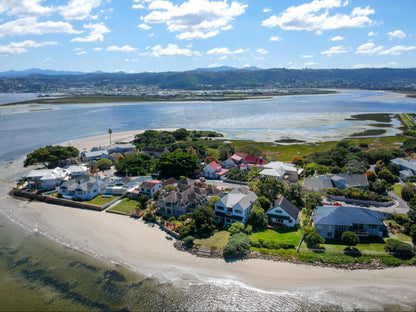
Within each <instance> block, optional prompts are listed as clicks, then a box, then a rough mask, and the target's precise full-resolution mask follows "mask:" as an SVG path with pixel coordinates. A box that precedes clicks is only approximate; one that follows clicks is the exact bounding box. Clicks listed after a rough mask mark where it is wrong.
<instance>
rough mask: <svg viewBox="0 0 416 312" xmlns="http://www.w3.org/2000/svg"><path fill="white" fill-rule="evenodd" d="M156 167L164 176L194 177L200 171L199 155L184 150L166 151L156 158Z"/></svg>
mask: <svg viewBox="0 0 416 312" xmlns="http://www.w3.org/2000/svg"><path fill="white" fill-rule="evenodd" d="M155 169H156V171H159V172H160V174H161V175H162V176H164V177H180V176H187V177H193V176H195V175H196V174H197V173H198V171H199V166H198V157H197V156H196V155H195V154H190V153H187V152H184V151H182V150H176V151H174V152H172V153H165V154H162V155H160V156H159V158H158V159H157V160H156V165H155Z"/></svg>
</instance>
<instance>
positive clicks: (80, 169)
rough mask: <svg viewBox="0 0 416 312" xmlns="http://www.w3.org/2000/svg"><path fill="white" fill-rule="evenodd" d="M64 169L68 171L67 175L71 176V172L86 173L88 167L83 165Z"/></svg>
mask: <svg viewBox="0 0 416 312" xmlns="http://www.w3.org/2000/svg"><path fill="white" fill-rule="evenodd" d="M64 169H65V170H68V171H69V173H71V174H72V173H73V172H87V171H88V167H87V166H84V165H69V166H65V167H64Z"/></svg>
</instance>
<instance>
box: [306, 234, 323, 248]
mask: <svg viewBox="0 0 416 312" xmlns="http://www.w3.org/2000/svg"><path fill="white" fill-rule="evenodd" d="M305 243H306V246H308V248H317V247H319V245H320V244H323V243H325V239H324V238H323V237H321V235H319V233H318V232H317V231H316V230H315V231H311V232H310V233H309V234H307V235H306V236H305Z"/></svg>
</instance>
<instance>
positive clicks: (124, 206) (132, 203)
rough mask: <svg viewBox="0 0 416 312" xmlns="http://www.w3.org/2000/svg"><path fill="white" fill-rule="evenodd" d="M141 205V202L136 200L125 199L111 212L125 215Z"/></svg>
mask: <svg viewBox="0 0 416 312" xmlns="http://www.w3.org/2000/svg"><path fill="white" fill-rule="evenodd" d="M138 205H139V202H138V201H137V200H134V199H130V198H124V199H122V200H121V202H120V203H119V204H117V205H116V206H114V207H113V208H111V209H109V210H111V211H118V212H123V213H130V212H132V211H133V210H134V209H136V207H137V206H138Z"/></svg>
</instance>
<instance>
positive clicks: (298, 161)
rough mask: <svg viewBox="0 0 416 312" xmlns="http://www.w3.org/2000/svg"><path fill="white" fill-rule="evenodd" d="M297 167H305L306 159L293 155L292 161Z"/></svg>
mask: <svg viewBox="0 0 416 312" xmlns="http://www.w3.org/2000/svg"><path fill="white" fill-rule="evenodd" d="M290 162H291V163H292V164H294V165H295V166H296V168H297V167H303V166H304V165H305V159H304V158H303V157H301V156H293V157H292V160H291V161H290Z"/></svg>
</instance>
